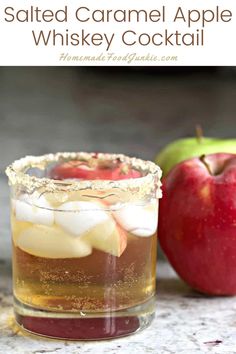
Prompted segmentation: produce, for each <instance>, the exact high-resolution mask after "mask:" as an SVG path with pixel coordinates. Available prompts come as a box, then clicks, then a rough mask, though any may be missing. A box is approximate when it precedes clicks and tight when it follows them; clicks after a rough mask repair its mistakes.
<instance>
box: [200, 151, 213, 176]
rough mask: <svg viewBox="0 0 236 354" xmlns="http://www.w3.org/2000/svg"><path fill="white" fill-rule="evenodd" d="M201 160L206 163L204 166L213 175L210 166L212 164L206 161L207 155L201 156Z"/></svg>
mask: <svg viewBox="0 0 236 354" xmlns="http://www.w3.org/2000/svg"><path fill="white" fill-rule="evenodd" d="M200 161H201V162H202V163H203V164H204V166H205V167H206V169H207V171H208V172H209V174H210V175H211V176H213V173H212V170H211V168H210V165H209V164H208V163H207V161H206V155H202V156H200Z"/></svg>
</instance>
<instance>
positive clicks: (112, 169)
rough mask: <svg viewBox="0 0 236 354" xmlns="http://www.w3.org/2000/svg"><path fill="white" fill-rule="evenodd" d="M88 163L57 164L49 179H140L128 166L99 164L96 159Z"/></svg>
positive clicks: (114, 163)
mask: <svg viewBox="0 0 236 354" xmlns="http://www.w3.org/2000/svg"><path fill="white" fill-rule="evenodd" d="M90 162H92V163H90V164H89V163H86V162H84V161H76V160H72V161H68V162H63V163H59V164H58V165H56V166H55V167H54V168H53V169H52V171H51V172H50V177H51V178H54V179H59V180H63V179H70V178H78V179H86V180H95V179H99V180H112V181H116V180H121V179H128V178H138V177H141V173H140V172H139V171H137V170H134V169H132V168H131V167H130V166H128V165H125V164H124V163H122V162H119V161H118V162H112V161H111V162H109V161H105V163H103V162H99V160H97V159H96V158H93V160H91V161H90Z"/></svg>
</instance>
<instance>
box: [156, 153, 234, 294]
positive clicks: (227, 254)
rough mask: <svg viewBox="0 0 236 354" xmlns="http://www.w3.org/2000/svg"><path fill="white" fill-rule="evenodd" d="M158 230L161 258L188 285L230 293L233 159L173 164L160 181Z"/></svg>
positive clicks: (222, 155) (227, 156)
mask: <svg viewBox="0 0 236 354" xmlns="http://www.w3.org/2000/svg"><path fill="white" fill-rule="evenodd" d="M158 230H159V239H160V243H161V246H162V249H163V251H164V252H165V254H166V256H167V258H168V259H169V261H170V263H171V264H172V266H173V268H174V269H175V271H176V272H177V273H178V274H179V276H180V277H181V278H182V279H183V280H185V281H186V282H187V283H188V284H189V285H190V286H191V287H193V288H194V289H197V290H199V291H201V292H203V293H206V294H210V295H233V294H236V155H234V154H226V153H220V154H212V155H207V156H205V157H204V156H203V157H201V158H193V159H190V160H187V161H184V162H182V163H180V164H178V165H176V166H175V167H174V168H173V170H171V172H170V173H169V174H168V175H167V176H166V178H165V179H164V180H163V199H162V200H161V201H160V218H159V228H158Z"/></svg>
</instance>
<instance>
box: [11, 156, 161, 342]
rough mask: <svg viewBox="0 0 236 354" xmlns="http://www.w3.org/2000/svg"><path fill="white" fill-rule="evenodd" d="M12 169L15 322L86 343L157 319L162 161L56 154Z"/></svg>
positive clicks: (26, 160) (25, 161) (31, 329)
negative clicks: (157, 260)
mask: <svg viewBox="0 0 236 354" xmlns="http://www.w3.org/2000/svg"><path fill="white" fill-rule="evenodd" d="M98 171H99V173H98ZM6 173H7V175H8V177H9V184H10V188H11V226H12V243H13V291H14V311H15V318H16V321H17V323H18V324H19V325H20V326H21V327H22V328H24V329H25V330H27V331H29V332H32V333H36V334H39V335H43V336H48V337H54V338H63V339H81V340H90V339H104V338H114V337H119V336H124V335H127V334H130V333H133V332H136V331H137V330H139V329H141V328H144V327H146V326H147V325H149V323H150V322H151V320H152V319H153V317H154V312H155V283H156V251H157V234H156V231H157V221H158V199H159V198H160V197H161V191H160V184H161V183H160V177H161V171H160V169H159V167H158V166H156V165H155V164H154V163H152V162H150V161H143V160H140V159H136V158H130V157H127V156H124V155H116V154H103V153H99V154H94V153H58V154H49V155H44V156H39V157H35V156H28V157H25V158H23V159H20V160H17V161H15V162H14V163H13V164H12V165H10V166H9V167H8V168H7V170H6ZM109 178H110V179H109Z"/></svg>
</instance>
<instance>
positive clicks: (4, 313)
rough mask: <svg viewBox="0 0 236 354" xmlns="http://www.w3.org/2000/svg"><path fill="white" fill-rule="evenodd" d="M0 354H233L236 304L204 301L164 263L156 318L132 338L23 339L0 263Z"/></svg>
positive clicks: (6, 268) (6, 274)
mask: <svg viewBox="0 0 236 354" xmlns="http://www.w3.org/2000/svg"><path fill="white" fill-rule="evenodd" d="M0 271H1V275H2V276H3V282H2V281H1V285H0V353H1V354H18V353H19V354H36V353H37V354H40V353H57V354H62V353H63V354H64V353H70V354H75V353H76V354H77V353H78V354H83V353H95V354H105V353H109V354H110V353H114V354H115V353H116V354H119V353H124V354H125V353H127V354H130V353H132V352H135V354H146V353H147V354H148V353H155V354H166V353H167V354H168V353H170V354H172V353H178V354H199V353H214V354H218V353H224V354H225V353H227V354H232V353H236V298H234V297H229V298H223V297H222V298H211V297H203V296H201V295H199V294H197V293H195V292H193V291H192V290H191V289H190V288H188V287H187V286H186V285H185V284H184V283H183V282H182V281H180V280H179V279H178V278H177V276H176V275H175V274H174V272H173V271H172V270H171V268H170V267H169V265H168V264H167V263H166V262H163V261H161V262H160V263H159V267H158V275H157V277H158V282H157V289H158V291H157V308H156V318H155V320H154V322H153V323H152V325H151V326H150V327H149V328H147V329H145V330H143V331H142V332H139V333H136V334H134V335H132V336H128V337H124V338H120V339H116V340H109V341H100V342H68V341H56V340H47V339H44V338H39V337H35V336H30V335H28V334H24V333H22V332H21V331H19V329H18V328H17V327H16V325H15V324H14V321H13V314H12V296H11V279H10V278H11V275H10V264H9V263H8V262H4V261H2V262H1V265H0Z"/></svg>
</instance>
